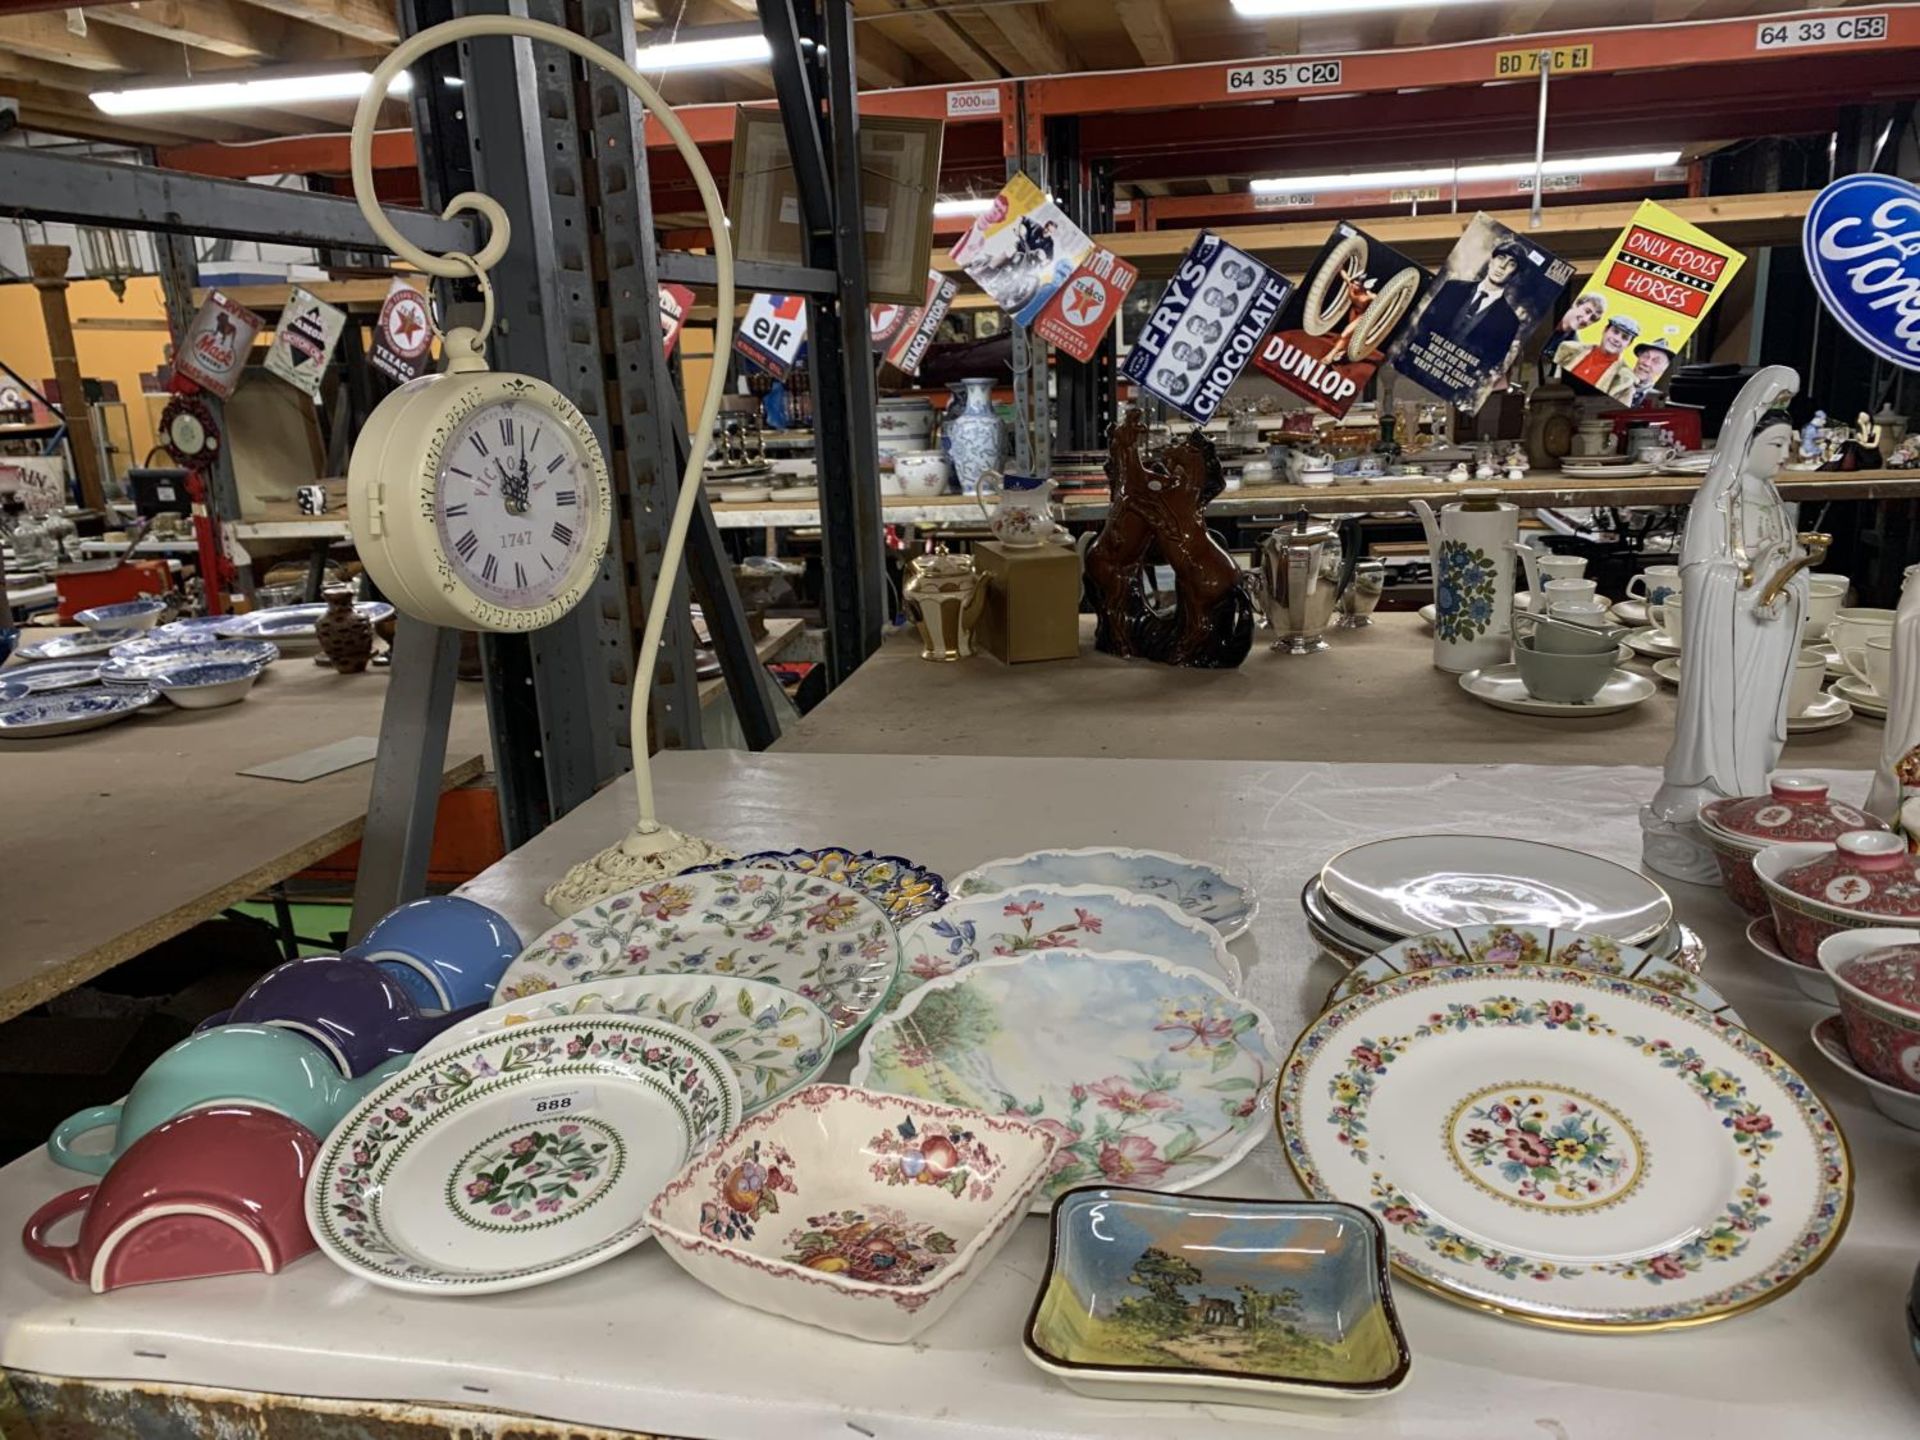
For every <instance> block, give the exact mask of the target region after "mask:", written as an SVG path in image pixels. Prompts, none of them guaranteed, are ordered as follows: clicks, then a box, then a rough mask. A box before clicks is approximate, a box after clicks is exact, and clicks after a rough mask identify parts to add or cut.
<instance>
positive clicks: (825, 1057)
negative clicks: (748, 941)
mask: <svg viewBox="0 0 1920 1440" xmlns="http://www.w3.org/2000/svg"><path fill="white" fill-rule="evenodd" d="M575 1015H639V1016H644V1017H648V1018H651V1019H655V1020H664V1021H665V1022H666V1023H667V1024H669V1025H677V1026H679V1027H680V1028H681V1029H682V1030H685V1031H686V1032H687V1033H688V1034H689V1035H692V1036H694V1037H696V1038H697V1039H700V1040H704V1041H706V1042H707V1044H709V1045H711V1046H713V1048H714V1049H716V1050H718V1051H719V1052H720V1053H721V1055H723V1056H725V1057H726V1061H727V1064H728V1065H730V1066H732V1067H733V1074H734V1078H735V1079H737V1080H738V1081H739V1082H740V1094H741V1097H742V1099H743V1101H744V1103H745V1107H746V1108H745V1113H746V1114H748V1115H752V1114H754V1113H755V1112H757V1111H760V1110H764V1109H765V1108H766V1107H767V1106H769V1105H771V1104H773V1102H774V1101H776V1100H778V1099H779V1098H780V1097H781V1096H783V1095H787V1094H790V1093H792V1092H793V1091H795V1090H798V1089H800V1088H801V1087H802V1086H805V1085H809V1084H811V1083H812V1082H813V1081H815V1080H818V1079H819V1078H820V1074H821V1072H822V1071H823V1070H825V1069H826V1068H827V1065H828V1062H830V1061H831V1060H832V1059H833V1048H834V1041H835V1039H836V1037H835V1034H834V1029H833V1020H832V1019H831V1018H830V1017H829V1016H828V1014H827V1012H826V1011H824V1010H822V1009H821V1008H820V1007H819V1006H818V1005H816V1004H814V1003H813V1001H811V1000H809V999H807V997H806V996H804V995H799V994H796V993H794V992H793V991H791V990H788V989H786V988H785V987H784V986H780V985H776V984H774V983H773V982H772V981H771V980H747V979H742V978H740V977H737V976H732V975H628V976H625V977H623V978H620V979H613V980H588V981H585V982H583V983H581V984H579V985H563V986H561V987H560V988H559V989H558V990H542V991H541V992H540V993H539V994H537V995H529V996H528V997H527V998H526V999H524V1000H509V1001H506V1002H505V1003H504V1004H501V1005H496V1006H495V1007H494V1008H493V1009H491V1010H482V1011H481V1012H480V1013H479V1014H478V1015H475V1016H473V1017H472V1018H471V1019H468V1020H463V1021H461V1022H460V1023H459V1024H458V1025H455V1026H453V1027H452V1028H451V1029H449V1030H443V1031H442V1032H441V1033H440V1034H438V1035H436V1036H435V1037H434V1038H433V1039H431V1040H429V1041H428V1042H427V1043H426V1044H425V1045H422V1046H421V1047H420V1051H419V1053H418V1054H417V1055H416V1056H415V1057H414V1060H413V1064H412V1065H410V1066H408V1067H407V1068H408V1069H413V1068H415V1067H416V1066H419V1065H421V1064H423V1063H424V1062H426V1061H429V1060H431V1059H433V1057H434V1056H436V1055H438V1054H440V1053H441V1052H442V1051H444V1050H449V1049H451V1048H452V1047H453V1046H455V1045H458V1044H460V1043H461V1042H462V1041H465V1040H470V1039H472V1038H474V1037H475V1036H478V1035H493V1034H498V1033H499V1032H500V1031H502V1030H507V1029H510V1028H512V1027H513V1026H516V1025H526V1024H529V1023H531V1022H532V1021H535V1020H552V1019H560V1018H563V1017H568V1016H575Z"/></svg>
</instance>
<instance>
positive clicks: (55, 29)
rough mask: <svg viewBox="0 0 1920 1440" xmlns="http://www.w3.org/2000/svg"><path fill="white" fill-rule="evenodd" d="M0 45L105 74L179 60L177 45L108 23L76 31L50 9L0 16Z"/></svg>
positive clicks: (172, 65) (171, 66)
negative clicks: (69, 27) (78, 32)
mask: <svg viewBox="0 0 1920 1440" xmlns="http://www.w3.org/2000/svg"><path fill="white" fill-rule="evenodd" d="M80 13H81V14H83V15H84V14H85V13H86V12H85V11H82V12H80ZM0 50H11V51H13V52H14V53H16V54H19V55H26V56H29V57H31V58H32V59H35V60H46V61H50V62H52V63H53V64H55V65H71V66H73V67H74V68H76V69H80V70H100V71H105V72H107V73H109V74H112V73H126V72H134V73H138V72H140V71H143V70H177V69H179V68H180V63H181V61H180V57H181V47H180V46H179V45H177V44H174V43H171V42H169V41H165V40H156V39H154V38H153V37H152V36H150V35H136V34H134V33H132V32H131V31H128V30H120V29H116V28H115V27H113V26H112V25H88V26H86V33H84V34H76V33H75V32H74V31H72V30H69V29H68V28H67V19H66V16H65V15H63V14H60V13H59V12H58V11H50V10H46V11H36V12H32V13H29V14H26V15H8V16H5V17H4V18H0Z"/></svg>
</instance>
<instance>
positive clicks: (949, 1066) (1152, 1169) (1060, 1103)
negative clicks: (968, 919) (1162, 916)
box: [851, 950, 1280, 1210]
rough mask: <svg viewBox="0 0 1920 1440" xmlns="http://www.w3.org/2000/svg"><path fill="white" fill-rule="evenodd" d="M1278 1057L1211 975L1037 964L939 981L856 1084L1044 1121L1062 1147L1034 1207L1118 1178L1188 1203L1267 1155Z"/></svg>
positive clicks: (1051, 953) (1152, 961)
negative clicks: (1265, 1134) (1209, 1183)
mask: <svg viewBox="0 0 1920 1440" xmlns="http://www.w3.org/2000/svg"><path fill="white" fill-rule="evenodd" d="M1279 1054H1280V1048H1279V1043H1278V1041H1277V1040H1276V1038H1275V1036H1274V1033H1273V1026H1272V1024H1271V1023H1270V1022H1269V1021H1268V1020H1267V1017H1266V1016H1265V1015H1263V1014H1261V1012H1260V1011H1258V1010H1256V1009H1254V1008H1253V1006H1251V1005H1249V1004H1247V1003H1246V1002H1245V1001H1243V1000H1239V999H1236V998H1235V997H1234V996H1233V995H1232V994H1231V993H1229V992H1228V990H1227V988H1226V987H1225V986H1224V985H1222V984H1221V983H1220V982H1219V981H1218V980H1216V979H1215V978H1214V977H1213V976H1211V975H1208V974H1206V973H1204V972H1202V971H1199V970H1193V969H1189V968H1188V967H1186V966H1184V965H1169V964H1168V963H1167V962H1166V961H1164V960H1159V959H1156V958H1154V957H1153V956H1150V955H1120V954H1090V953H1088V952H1086V951H1083V950H1037V951H1035V952H1033V953H1032V954H1030V955H1025V956H1021V957H1019V958H1016V959H1009V960H985V961H982V962H980V963H979V964H977V965H972V966H969V967H968V968H967V969H965V970H962V971H960V972H959V973H958V974H956V975H948V976H945V977H944V978H942V979H939V980H934V981H931V982H929V983H928V984H926V985H923V986H921V987H920V989H918V990H916V991H914V993H913V994H911V995H909V996H908V997H907V1002H906V1004H904V1005H902V1006H901V1007H900V1009H898V1010H897V1011H894V1012H893V1013H892V1014H889V1015H886V1016H884V1017H882V1018H881V1019H880V1020H878V1021H877V1022H875V1024H874V1027H873V1030H872V1032H871V1033H870V1034H869V1035H868V1036H867V1038H866V1040H865V1041H864V1042H862V1044H861V1046H860V1059H859V1062H858V1063H857V1064H856V1065H855V1066H854V1067H853V1077H852V1082H851V1083H853V1084H855V1085H859V1086H864V1087H865V1088H867V1089H870V1090H884V1091H888V1092H891V1093H893V1094H899V1095H914V1096H918V1097H920V1098H921V1099H925V1100H939V1101H944V1102H945V1103H947V1104H950V1105H964V1106H967V1107H969V1108H970V1109H974V1110H984V1111H986V1112H988V1113H989V1114H994V1115H1012V1116H1014V1117H1016V1118H1020V1119H1027V1120H1031V1121H1033V1122H1034V1123H1035V1124H1036V1125H1038V1126H1039V1127H1040V1128H1041V1129H1042V1130H1045V1131H1046V1132H1047V1133H1048V1134H1050V1135H1052V1136H1053V1137H1054V1138H1055V1139H1057V1140H1058V1141H1059V1142H1060V1145H1059V1148H1058V1149H1057V1150H1055V1151H1054V1155H1053V1162H1052V1169H1051V1171H1050V1173H1049V1174H1048V1177H1047V1180H1046V1183H1045V1184H1043V1185H1042V1186H1041V1187H1040V1191H1039V1193H1038V1195H1037V1197H1036V1203H1035V1209H1037V1210H1045V1209H1046V1208H1047V1205H1048V1203H1049V1202H1050V1201H1052V1199H1053V1197H1054V1196H1056V1195H1058V1194H1060V1192H1061V1191H1063V1190H1069V1189H1071V1188H1072V1187H1073V1186H1075V1185H1084V1184H1086V1183H1087V1182H1089V1181H1098V1180H1108V1181H1111V1182H1113V1183H1114V1184H1117V1185H1121V1184H1124V1185H1135V1186H1139V1187H1140V1188H1142V1189H1147V1190H1164V1191H1169V1192H1176V1193H1177V1192H1179V1191H1182V1190H1191V1189H1192V1188H1193V1187H1194V1186H1196V1185H1198V1184H1200V1183H1201V1182H1202V1181H1205V1180H1210V1179H1212V1178H1213V1177H1214V1176H1215V1175H1218V1174H1221V1173H1222V1172H1224V1171H1226V1170H1228V1169H1230V1168H1231V1167H1232V1166H1233V1165H1235V1164H1236V1163H1238V1161H1239V1160H1240V1158H1241V1157H1242V1156H1244V1155H1245V1154H1246V1153H1247V1151H1249V1150H1251V1149H1252V1148H1253V1147H1254V1146H1255V1145H1257V1144H1258V1143H1259V1142H1260V1134H1261V1130H1262V1128H1263V1120H1262V1117H1263V1116H1264V1115H1265V1114H1266V1112H1267V1111H1268V1109H1269V1108H1271V1106H1272V1103H1273V1096H1272V1088H1273V1080H1274V1076H1275V1073H1276V1071H1275V1066H1276V1064H1277V1063H1278V1060H1279Z"/></svg>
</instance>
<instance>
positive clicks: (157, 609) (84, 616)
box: [73, 597, 167, 634]
mask: <svg viewBox="0 0 1920 1440" xmlns="http://www.w3.org/2000/svg"><path fill="white" fill-rule="evenodd" d="M166 613H167V602H166V601H164V600H161V599H159V598H157V597H155V598H150V599H146V600H122V601H121V602H120V603H119V604H117V605H96V606H94V607H93V608H92V609H91V610H81V611H78V612H76V613H75V615H74V617H73V618H74V619H76V620H78V621H79V622H80V623H81V624H82V625H84V626H86V627H87V629H89V630H92V631H94V632H95V633H96V634H97V633H98V632H100V631H102V630H151V629H152V628H153V627H154V626H155V625H158V624H159V623H160V617H161V616H162V615H164V614H166Z"/></svg>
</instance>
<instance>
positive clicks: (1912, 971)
mask: <svg viewBox="0 0 1920 1440" xmlns="http://www.w3.org/2000/svg"><path fill="white" fill-rule="evenodd" d="M1822 963H1823V964H1824V965H1825V968H1826V971H1827V974H1829V975H1830V976H1832V977H1833V991H1834V995H1835V996H1836V998H1838V1000H1839V1001H1840V1017H1841V1019H1842V1020H1843V1021H1844V1022H1845V1023H1846V1027H1847V1049H1848V1050H1849V1051H1851V1052H1852V1053H1853V1059H1854V1063H1855V1064H1857V1065H1858V1066H1859V1067H1860V1068H1861V1069H1862V1070H1864V1071H1866V1073H1867V1074H1869V1075H1871V1076H1872V1077H1873V1078H1874V1079H1876V1080H1880V1081H1884V1082H1885V1083H1886V1084H1888V1085H1893V1086H1897V1087H1898V1088H1899V1089H1902V1090H1907V1091H1911V1092H1913V1093H1914V1094H1920V945H1893V946H1889V947H1887V948H1884V949H1880V950H1869V951H1868V952H1867V953H1866V954H1864V955H1853V956H1849V957H1848V958H1846V959H1844V960H1838V961H1833V962H1831V963H1829V962H1822Z"/></svg>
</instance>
